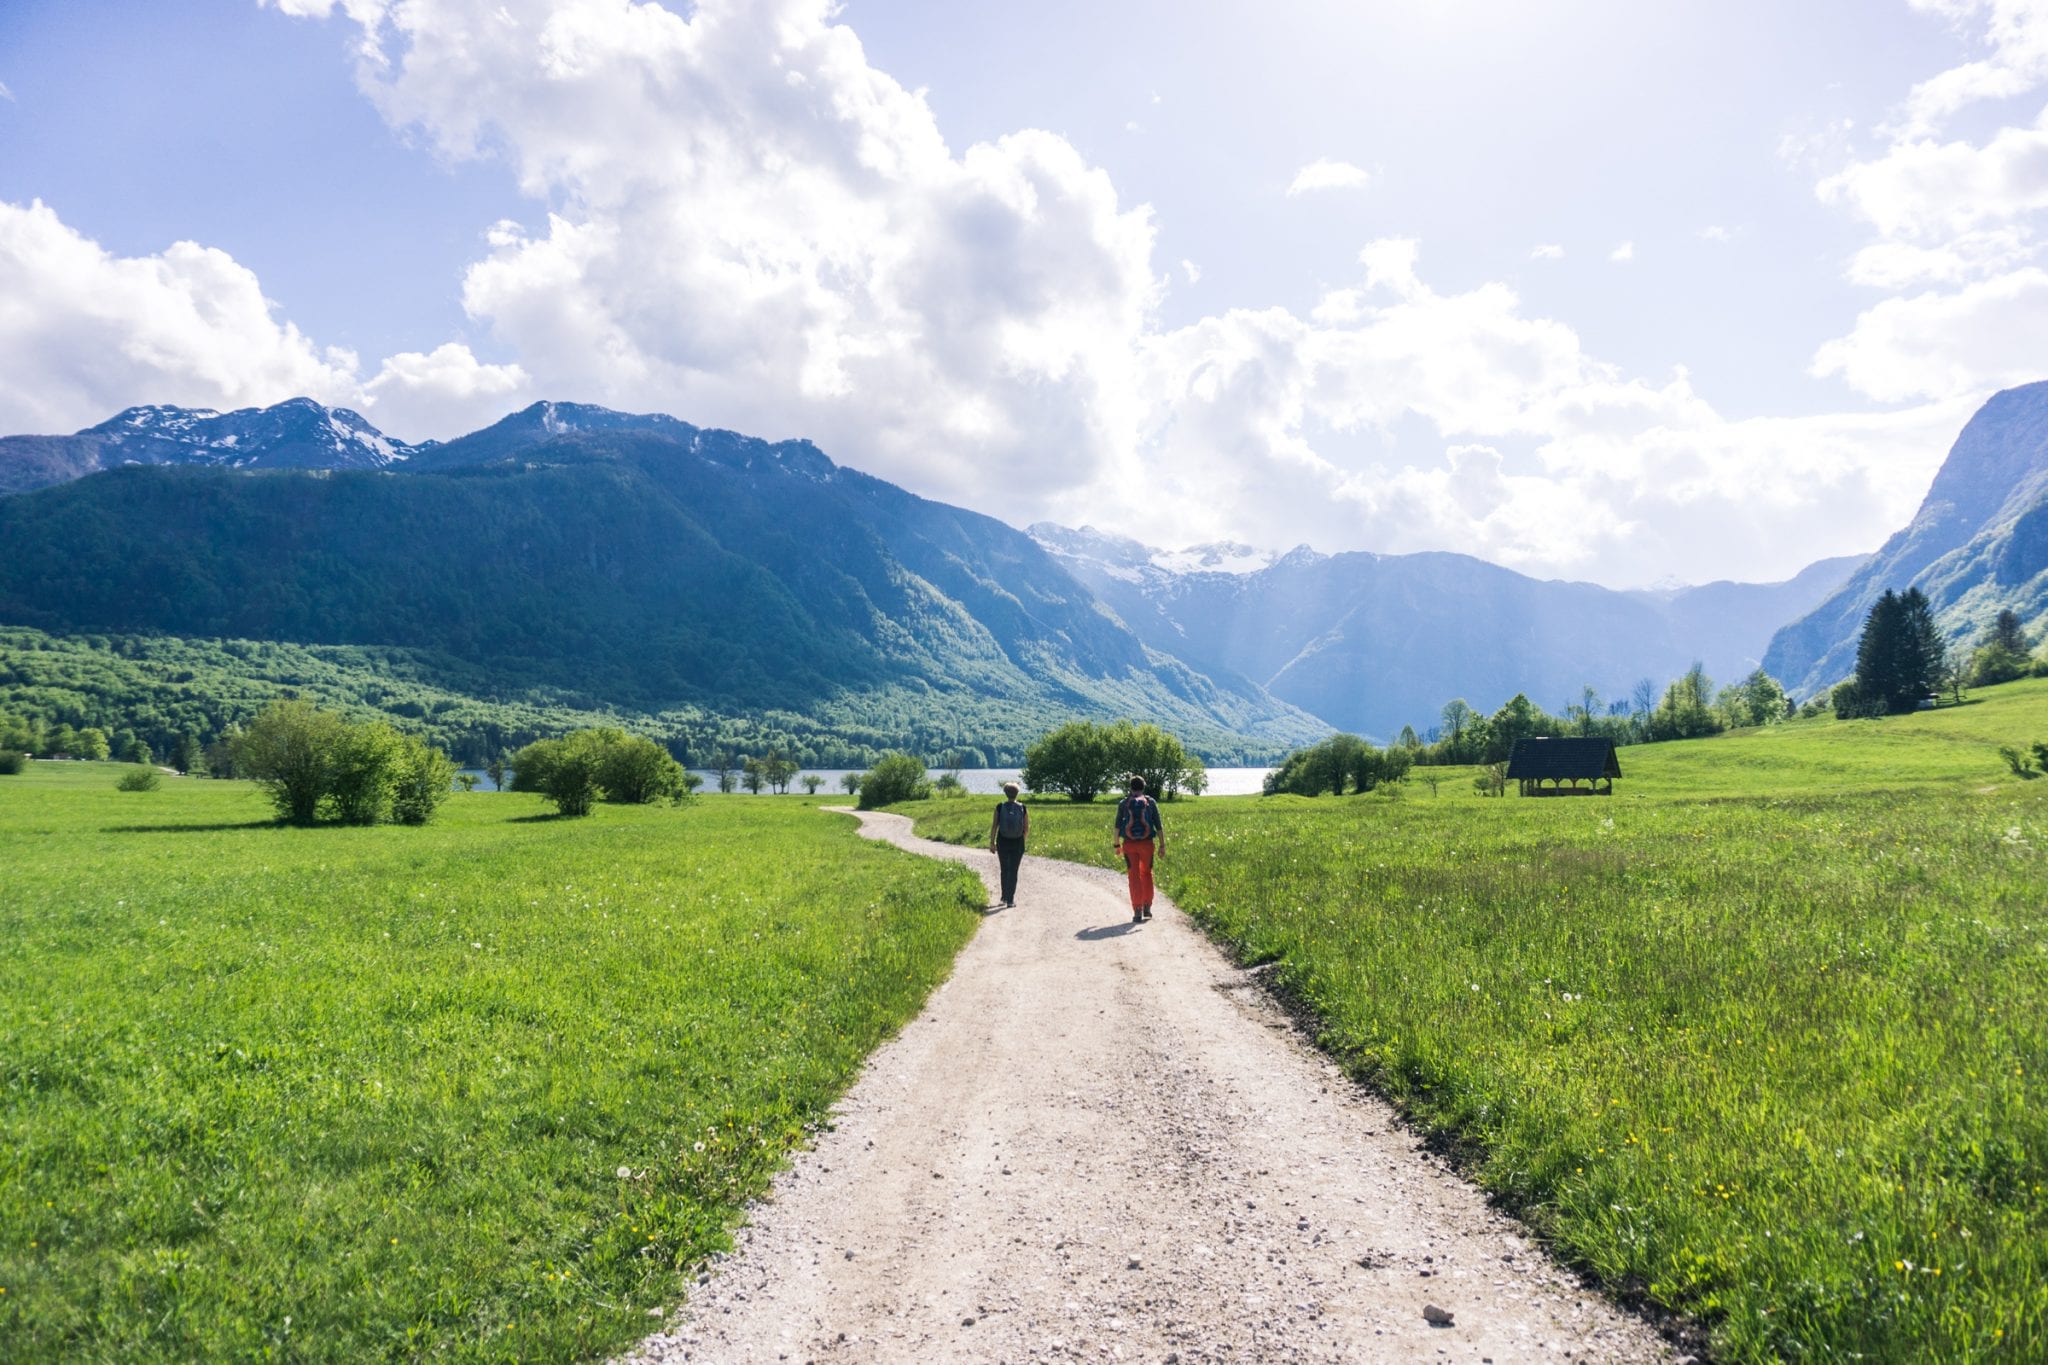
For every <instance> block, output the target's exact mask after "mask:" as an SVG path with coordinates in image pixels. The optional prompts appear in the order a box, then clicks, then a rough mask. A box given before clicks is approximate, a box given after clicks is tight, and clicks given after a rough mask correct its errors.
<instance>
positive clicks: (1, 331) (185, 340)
mask: <svg viewBox="0 0 2048 1365" xmlns="http://www.w3.org/2000/svg"><path fill="white" fill-rule="evenodd" d="M0 299H5V300H6V303H5V305H4V306H0V355H5V356H6V357H7V364H6V365H5V366H0V430H6V431H44V432H48V431H71V430H76V429H77V428H79V427H81V426H87V425H90V424H91V423H94V422H98V421H101V420H103V419H105V418H106V417H109V416H111V415H112V414H113V413H115V412H117V411H119V410H120V409H122V408H125V407H128V406H129V405H131V404H134V403H140V402H171V403H186V404H191V405H195V406H204V407H216V408H229V407H237V406H242V405H246V404H251V403H259V402H274V401H276V400H278V399H281V398H287V397H290V396H292V395H294V394H307V395H310V396H312V397H315V398H320V399H324V400H328V401H345V400H348V399H352V398H354V397H355V396H356V386H355V369H356V358H355V356H354V355H352V354H351V353H349V352H347V351H344V350H338V349H332V348H330V349H325V350H323V349H321V348H320V347H318V346H316V345H315V344H314V343H313V342H312V341H311V340H310V339H308V338H307V337H306V336H305V335H304V334H303V333H301V332H300V331H299V330H298V328H296V327H294V326H292V325H291V324H290V323H289V322H283V321H280V320H279V319H278V318H277V317H276V316H275V314H274V312H273V310H272V307H271V304H270V301H269V300H268V299H266V298H264V297H263V290H262V287H261V286H260V285H259V284H258V283H257V279H256V276H255V275H254V274H253V273H252V272H251V271H250V270H249V269H248V268H247V267H245V266H243V265H241V264H239V263H237V262H236V261H235V259H234V258H233V257H231V256H229V255H228V254H227V253H226V252H224V251H218V250H215V249H212V248H209V247H204V246H200V245H198V244H197V243H195V242H177V243H173V244H172V245H171V246H169V247H166V248H165V249H164V250H163V251H162V252H159V253H158V254H156V255H153V256H116V255H113V254H112V253H110V252H108V251H106V250H104V249H103V248H101V247H100V245H99V244H98V243H97V242H94V241H91V240H90V239H88V238H86V237H85V236H83V235H82V234H80V233H78V232H76V231H73V230H72V229H71V228H70V227H68V226H66V225H65V224H64V223H63V222H62V221H61V220H59V218H58V217H57V214H56V212H55V211H54V210H53V209H51V208H49V207H48V206H46V205H45V204H43V203H42V201H41V200H37V201H35V202H32V203H30V204H28V205H27V206H22V205H18V204H9V203H4V202H0Z"/></svg>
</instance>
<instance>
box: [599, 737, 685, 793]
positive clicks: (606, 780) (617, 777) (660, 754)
mask: <svg viewBox="0 0 2048 1365" xmlns="http://www.w3.org/2000/svg"><path fill="white" fill-rule="evenodd" d="M589 733H592V734H596V735H600V736H602V737H603V742H604V757H603V759H602V760H601V761H600V762H599V764H598V772H597V785H598V786H599V787H601V788H602V789H603V790H604V799H605V800H607V801H612V802H617V803H621V804H625V805H633V806H638V805H645V804H646V803H648V802H650V801H659V800H663V799H672V798H674V797H677V796H680V795H682V794H683V791H684V786H683V765H682V764H680V763H678V762H676V761H675V760H674V759H673V758H671V757H669V752H668V750H666V749H664V748H662V747H661V746H660V745H659V744H656V743H655V742H654V741H653V740H651V739H646V738H643V737H642V736H639V735H627V734H624V733H622V732H620V731H617V730H594V731H591V732H589Z"/></svg>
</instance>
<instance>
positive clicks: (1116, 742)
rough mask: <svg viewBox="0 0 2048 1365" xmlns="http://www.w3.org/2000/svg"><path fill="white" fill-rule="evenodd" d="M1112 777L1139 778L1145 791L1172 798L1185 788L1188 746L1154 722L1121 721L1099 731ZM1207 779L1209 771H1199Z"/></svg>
mask: <svg viewBox="0 0 2048 1365" xmlns="http://www.w3.org/2000/svg"><path fill="white" fill-rule="evenodd" d="M1102 736H1103V744H1104V747H1105V749H1106V750H1107V752H1108V757H1109V764H1110V774H1111V776H1112V777H1123V778H1129V777H1142V778H1144V779H1145V790H1146V791H1149V792H1151V793H1152V795H1153V796H1154V797H1156V798H1157V799H1159V800H1162V801H1171V800H1173V799H1174V798H1175V797H1176V796H1178V795H1180V793H1181V792H1183V791H1185V790H1187V783H1188V779H1189V776H1190V769H1189V759H1188V752H1187V749H1186V748H1185V747H1184V746H1183V745H1182V744H1181V742H1180V740H1178V739H1176V738H1175V737H1174V736H1172V735H1170V734H1168V733H1167V732H1166V731H1164V730H1162V729H1160V728H1159V727H1158V726H1156V725H1152V724H1145V725H1136V724H1133V723H1132V722H1130V721H1128V720H1120V721H1118V722H1117V723H1116V724H1114V725H1112V726H1109V727H1108V728H1107V729H1106V730H1104V731H1103V732H1102ZM1202 778H1203V781H1204V782H1205V783H1206V782H1207V780H1208V770H1207V769H1206V768H1205V769H1203V772H1202Z"/></svg>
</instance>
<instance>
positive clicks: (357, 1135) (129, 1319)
mask: <svg viewBox="0 0 2048 1365" xmlns="http://www.w3.org/2000/svg"><path fill="white" fill-rule="evenodd" d="M121 771H122V770H121V769H119V768H116V767H113V766H109V765H98V764H92V765H88V764H49V763H44V764H35V765H32V766H31V767H30V769H29V771H28V772H27V773H25V774H23V775H21V776H18V777H0V849H4V850H5V858H4V861H0V1359H4V1360H7V1361H10V1362H16V1361H32V1360H67V1361H71V1360H107V1361H112V1360H123V1361H126V1360H138V1359H139V1360H149V1359H178V1360H196V1359H204V1360H226V1359H265V1358H268V1359H291V1360H365V1359H415V1358H421V1357H428V1356H432V1357H435V1358H447V1359H454V1360H478V1361H487V1360H504V1361H511V1360H534V1359H572V1358H588V1357H601V1356H603V1355H604V1354H606V1353H608V1352H609V1351H612V1350H614V1349H617V1348H619V1347H622V1346H624V1345H626V1344H628V1343H630V1342H631V1341H633V1340H634V1339H636V1338H637V1337H639V1336H640V1335H642V1334H644V1333H646V1332H647V1331H649V1330H652V1329H654V1328H658V1327H659V1326H660V1325H661V1324H660V1322H659V1321H658V1320H657V1319H655V1318H654V1317H652V1316H650V1310H652V1309H656V1308H660V1307H664V1306H669V1305H673V1304H674V1303H675V1302H677V1301H678V1299H679V1298H680V1297H681V1291H682V1287H683V1283H684V1281H683V1273H684V1271H686V1270H687V1269H688V1268H689V1267H691V1266H693V1265H695V1264H696V1263H698V1262H699V1261H700V1260H701V1259H702V1258H703V1257H704V1256H705V1255H706V1254H708V1253H710V1252H712V1251H714V1250H716V1249H718V1248H719V1247H721V1246H723V1245H725V1239H726V1237H727V1234H728V1230H729V1228H730V1227H731V1226H732V1225H733V1223H734V1220H735V1218H736V1216H737V1213H738V1210H739V1208H740V1207H741V1205H742V1203H743V1201H744V1200H745V1199H747V1198H748V1197H749V1196H752V1195H755V1194H758V1193H759V1192H760V1191H761V1190H762V1189H763V1188H764V1187H765V1185H766V1182H767V1180H768V1178H769V1176H770V1175H771V1174H772V1173H773V1171H774V1170H775V1169H776V1168H777V1167H778V1165H779V1164H780V1163H781V1162H782V1161H783V1160H784V1158H785V1156H786V1155H787V1153H788V1152H789V1151H790V1149H791V1148H792V1147H793V1146H794V1145H796V1144H798V1143H800V1142H802V1141H803V1140H804V1136H805V1133H806V1130H807V1129H809V1128H811V1127H813V1126H815V1125H817V1124H818V1123H820V1122H821V1121H823V1119H824V1118H825V1115H826V1111H827V1106H828V1105H829V1104H830V1102H831V1101H832V1100H833V1099H834V1097H835V1096H836V1095H837V1094H839V1093H840V1091H841V1090H842V1089H843V1088H844V1086H845V1085H846V1084H847V1082H848V1081H849V1079H850V1078H851V1076H852V1075H853V1073H854V1071H855V1069H856V1068H857V1067H858V1065H859V1063H860V1061H861V1059H862V1058H863V1057H864V1056H865V1055H866V1054H867V1053H868V1052H869V1051H870V1050H871V1049H872V1048H873V1047H874V1046H875V1045H876V1044H877V1043H878V1042H880V1041H881V1040H882V1039H883V1038H885V1037H886V1036H887V1035H889V1034H890V1033H891V1032H892V1031H893V1030H894V1029H895V1028H896V1027H897V1026H899V1025H900V1023H901V1022H902V1021H903V1020H905V1019H906V1018H908V1017H909V1016H910V1015H911V1014H913V1013H914V1012H915V1011H916V1010H917V1009H918V1007H919V1006H920V1004H921V1003H922V1001H923V1000H924V998H925V996H926V994H927V993H928V992H929V991H930V990H931V988H932V987H933V986H934V985H935V984H936V983H937V982H938V981H939V980H941V979H942V978H943V977H944V975H945V974H946V972H947V971H948V970H949V968H950V965H951V962H952V960H953V956H954V954H955V952H956V951H957V950H958V949H959V947H960V946H961V944H963V943H964V942H965V941H966V939H967V938H968V937H969V936H970V935H971V934H972V932H973V929H974V925H975V923H976V916H975V914H974V913H973V911H974V910H975V909H976V908H978V907H980V906H981V905H982V904H983V896H982V893H981V888H980V884H979V882H978V881H976V880H975V879H974V878H973V877H972V876H971V875H970V874H969V873H967V872H965V871H964V870H962V869H959V868H952V867H944V866H940V865H937V864H934V863H930V862H928V861H925V860H922V859H917V858H913V857H910V856H908V855H905V854H901V853H898V852H896V851H895V850H892V849H888V848H885V847H882V846H878V845H874V844H868V843H864V842H862V841H861V840H859V839H858V838H856V837H855V834H854V831H853V825H852V822H851V821H848V820H845V819H842V818H838V817H828V816H821V815H820V814H819V813H818V812H817V810H816V808H815V805H813V804H811V803H806V802H803V801H800V800H798V799H796V798H784V799H775V798H763V799H752V798H745V797H732V798H720V799H718V800H715V801H710V800H707V801H700V802H697V803H695V804H693V805H689V806H685V807H682V808H670V807H612V806H606V807H601V808H600V809H599V811H598V813H597V814H596V815H595V816H594V817H592V818H590V819H587V820H577V821H563V820H552V819H547V818H545V816H544V810H545V807H544V806H543V805H542V804H541V802H540V800H539V799H538V798H535V797H527V796H517V795H511V794H505V795H498V794H482V793H479V794H475V795H468V796H465V795H457V796H455V797H453V798H452V799H451V800H450V801H449V803H448V804H447V805H446V806H445V807H444V808H443V812H442V815H441V817H440V818H439V819H438V820H437V821H436V822H435V823H434V824H432V825H430V826H427V827H425V828H421V829H409V828H401V827H392V826H382V827H374V828H352V829H351V828H315V829H285V828H279V827H276V826H273V825H271V824H269V823H268V817H269V808H268V806H267V805H266V803H265V802H264V800H263V798H262V797H261V795H260V794H259V793H257V792H256V791H255V789H254V788H252V787H249V786H247V785H245V784H241V783H227V782H206V781H195V780H185V779H167V780H166V781H165V782H164V785H163V788H162V789H161V790H160V791H156V792H133V793H131V792H118V791H116V790H115V781H116V778H117V777H118V775H119V774H120V773H121Z"/></svg>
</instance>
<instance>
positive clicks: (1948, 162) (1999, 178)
mask: <svg viewBox="0 0 2048 1365" xmlns="http://www.w3.org/2000/svg"><path fill="white" fill-rule="evenodd" d="M1819 193H1820V197H1821V199H1822V201H1823V202H1826V203H1831V204H1841V205H1843V206H1845V207H1847V208H1849V209H1850V210H1851V211H1853V212H1854V213H1856V215H1857V216H1858V217H1861V218H1863V219H1864V220H1865V221H1867V222H1868V223H1870V225H1871V226H1872V227H1874V228H1876V229H1877V231H1878V232H1880V233H1882V234H1883V235H1885V236H1887V237H1904V238H1913V239H1927V238H1937V237H1941V236H1944V235H1949V234H1955V233H1962V232H1968V231H1971V230H1974V229H1978V228H1982V227H1984V226H1985V225H1987V224H1996V223H2001V222H2007V221H2010V220H2012V219H2015V218H2020V217H2024V216H2026V215H2029V214H2033V213H2036V212H2038V211H2040V210H2041V209H2044V208H2048V114H2044V115H2043V117H2042V118H2041V119H2040V120H2037V121H2036V122H2035V123H2034V124H2032V125H2031V126H2029V127H2024V128H2002V129H2000V130H1999V131H1998V132H1997V133H1996V134H1994V135H1993V136H1992V137H1991V139H1990V140H1989V141H1987V142H1985V143H1984V144H1982V145H1981V146H1978V145H1973V144H1971V143H1968V142H1941V143H1937V142H1934V141H1932V140H1920V141H1913V142H1900V143H1895V144H1893V145H1892V146H1891V147H1890V148H1889V149H1888V150H1887V151H1886V152H1885V153H1884V154H1883V155H1882V156H1879V157H1877V158H1876V159H1874V160H1870V161H1860V162H1856V163H1854V164H1852V165H1850V166H1848V167H1846V168H1845V169H1843V170H1841V171H1839V172H1837V173H1836V174H1834V175H1831V176H1829V177H1827V178H1826V179H1825V180H1822V181H1821V182H1820V186H1819Z"/></svg>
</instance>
